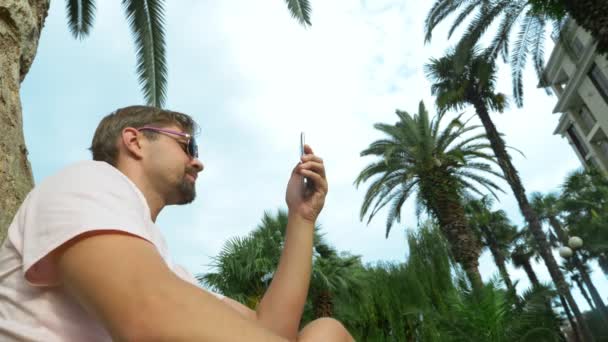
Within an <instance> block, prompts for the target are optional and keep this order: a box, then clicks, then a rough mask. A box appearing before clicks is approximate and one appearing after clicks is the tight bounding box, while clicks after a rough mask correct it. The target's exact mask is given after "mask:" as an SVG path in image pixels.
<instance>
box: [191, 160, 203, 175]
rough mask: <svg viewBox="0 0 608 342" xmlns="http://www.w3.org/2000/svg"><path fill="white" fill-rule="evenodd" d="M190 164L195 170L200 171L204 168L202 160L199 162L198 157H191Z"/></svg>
mask: <svg viewBox="0 0 608 342" xmlns="http://www.w3.org/2000/svg"><path fill="white" fill-rule="evenodd" d="M191 164H192V168H194V169H195V170H196V172H201V171H203V169H204V168H205V166H204V165H203V162H201V161H200V159H198V158H192V161H191Z"/></svg>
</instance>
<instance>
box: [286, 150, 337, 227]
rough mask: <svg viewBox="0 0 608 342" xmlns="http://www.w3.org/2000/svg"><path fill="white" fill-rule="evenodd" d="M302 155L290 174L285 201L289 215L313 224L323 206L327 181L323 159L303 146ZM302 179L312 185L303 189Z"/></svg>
mask: <svg viewBox="0 0 608 342" xmlns="http://www.w3.org/2000/svg"><path fill="white" fill-rule="evenodd" d="M304 153H305V154H304V155H303V156H302V157H301V158H300V163H298V165H296V167H295V168H294V169H293V172H292V173H291V178H290V179H289V183H288V184H287V194H286V195H285V200H286V202H287V207H288V208H289V214H290V215H297V216H300V217H301V218H303V219H304V220H306V221H309V222H311V223H313V224H314V222H315V221H316V220H317V217H318V216H319V213H320V212H321V209H323V205H324V204H325V196H326V195H327V190H328V188H327V179H326V177H325V165H323V159H321V158H320V157H318V156H316V155H314V153H313V151H312V148H310V146H308V145H304ZM302 177H306V178H308V182H310V183H312V184H309V186H307V187H305V186H304V180H303V178H302Z"/></svg>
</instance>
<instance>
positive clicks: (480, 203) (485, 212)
mask: <svg viewBox="0 0 608 342" xmlns="http://www.w3.org/2000/svg"><path fill="white" fill-rule="evenodd" d="M491 207H492V199H491V198H490V197H487V196H485V197H483V198H481V199H479V200H470V201H468V202H467V203H466V206H465V210H466V212H467V217H468V219H469V224H470V225H471V227H472V228H473V230H474V231H475V232H476V234H477V235H478V236H479V238H480V240H481V241H482V244H483V245H484V246H486V247H487V248H488V249H489V250H490V253H492V257H493V258H494V263H495V264H496V267H498V271H499V273H500V276H501V278H502V280H503V282H504V283H505V285H506V286H507V289H508V290H509V292H510V293H511V294H513V295H514V296H516V293H517V292H516V291H515V287H514V286H513V282H512V281H511V277H510V276H509V272H508V271H507V263H506V260H507V257H508V256H509V254H510V251H509V250H510V248H511V243H512V242H513V240H514V239H515V237H516V234H517V229H516V228H515V226H513V225H511V222H510V221H509V218H508V217H507V214H506V213H505V212H504V211H503V210H495V211H492V210H491ZM514 298H515V297H514Z"/></svg>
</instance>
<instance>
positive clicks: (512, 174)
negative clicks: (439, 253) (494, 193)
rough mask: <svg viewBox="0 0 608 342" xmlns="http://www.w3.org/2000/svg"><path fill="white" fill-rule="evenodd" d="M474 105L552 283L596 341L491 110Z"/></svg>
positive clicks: (478, 102) (475, 98) (478, 100)
mask: <svg viewBox="0 0 608 342" xmlns="http://www.w3.org/2000/svg"><path fill="white" fill-rule="evenodd" d="M470 99H471V103H472V104H473V106H475V110H476V112H477V115H478V116H479V119H480V120H481V123H482V124H483V126H484V128H485V130H486V134H487V136H488V140H489V141H490V145H491V147H492V150H493V151H494V154H495V155H496V158H497V159H498V164H499V165H500V168H501V169H502V171H503V174H504V176H505V179H506V180H507V182H508V183H509V185H510V186H511V190H513V194H514V195H515V198H516V200H517V203H518V204H519V209H520V210H521V212H522V215H523V216H524V218H525V219H526V222H527V223H528V228H529V229H530V231H531V232H532V235H533V236H534V240H535V241H536V243H537V245H538V252H539V254H540V256H541V257H542V258H543V260H544V261H545V265H546V266H547V269H548V270H549V274H550V275H551V279H553V283H554V284H555V286H556V287H557V290H558V291H559V293H561V294H562V295H563V296H564V298H566V300H567V301H568V304H569V305H570V308H571V309H572V311H573V312H574V315H575V317H576V320H577V321H578V322H579V325H580V327H581V330H582V331H583V333H584V335H585V337H586V338H585V340H586V341H593V340H594V339H593V335H592V334H591V330H590V329H589V327H588V326H587V323H586V322H585V320H584V319H583V316H582V314H581V311H580V309H579V308H578V305H577V304H576V302H575V301H574V298H573V297H572V293H570V288H569V287H568V284H567V283H566V280H565V279H564V275H563V274H562V272H561V271H560V269H559V266H558V265H557V262H556V261H555V258H554V257H553V254H551V248H550V247H549V242H548V241H547V238H546V237H545V234H544V233H543V230H542V227H541V224H540V221H539V219H538V215H536V213H535V212H534V210H533V209H532V207H531V206H530V203H529V202H528V198H527V197H526V190H525V189H524V187H523V185H522V183H521V180H520V179H519V175H518V174H517V170H516V169H515V167H514V166H513V164H512V163H511V157H510V156H509V154H508V153H507V150H506V146H505V143H504V141H503V140H502V137H501V136H500V134H499V133H498V130H497V129H496V126H494V123H493V122H492V119H491V118H490V115H489V113H488V110H487V108H486V105H485V103H484V102H483V100H482V99H481V97H479V96H471V97H470Z"/></svg>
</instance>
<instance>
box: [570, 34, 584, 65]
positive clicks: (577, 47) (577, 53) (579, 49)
mask: <svg viewBox="0 0 608 342" xmlns="http://www.w3.org/2000/svg"><path fill="white" fill-rule="evenodd" d="M584 50H585V46H584V45H583V43H581V40H580V39H578V37H577V36H575V37H574V40H573V41H572V51H573V52H574V58H575V59H576V60H579V59H580V58H581V56H583V51H584Z"/></svg>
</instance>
